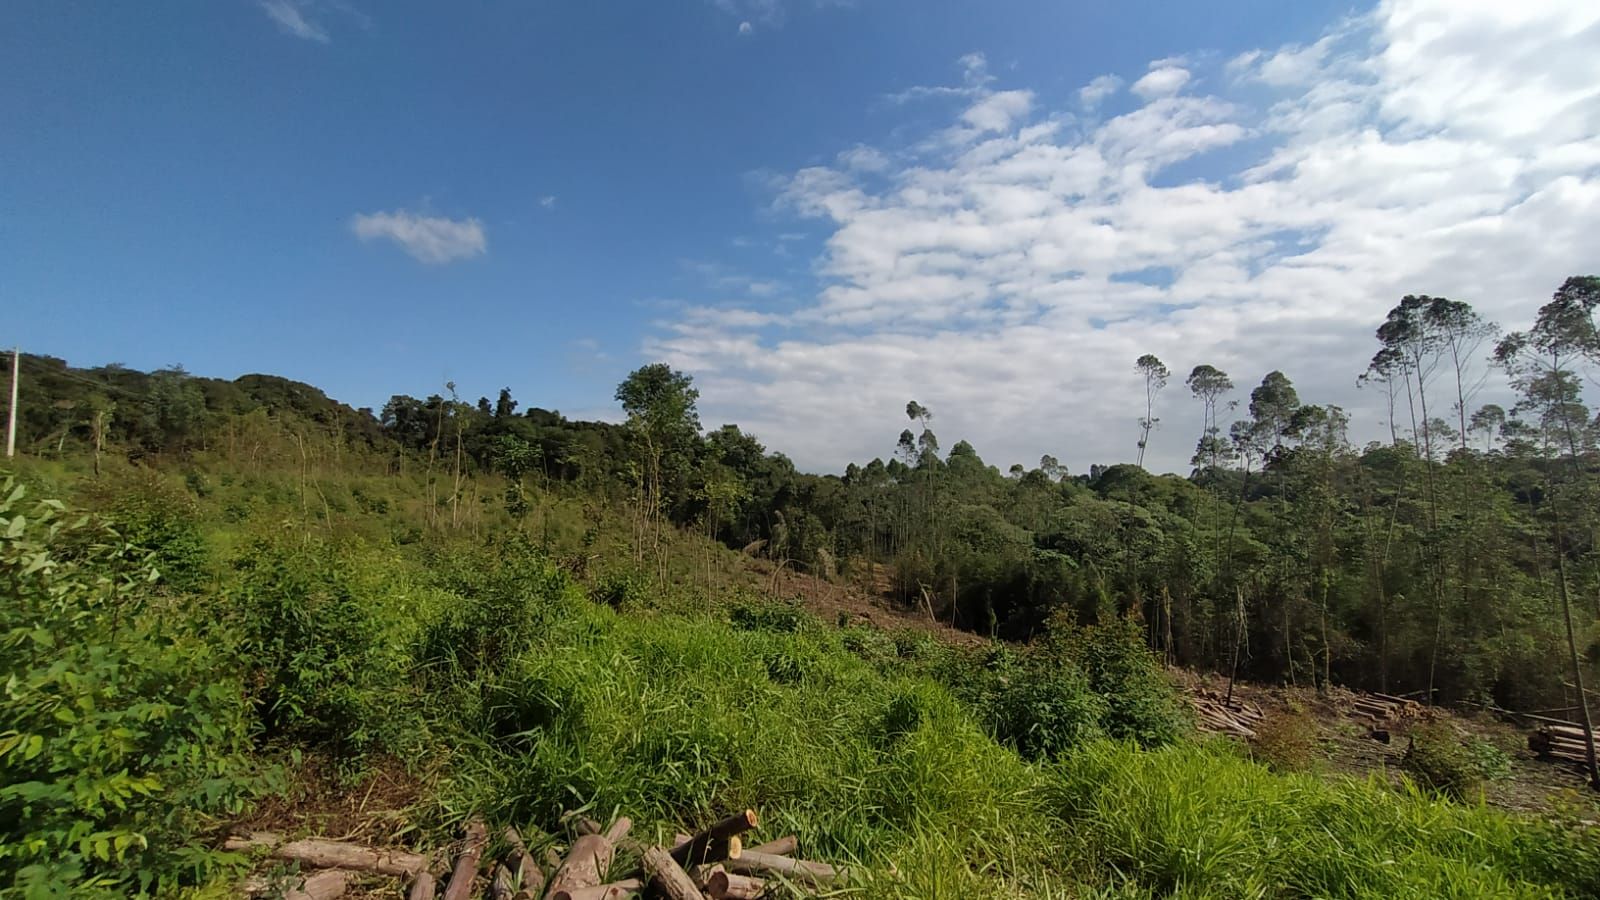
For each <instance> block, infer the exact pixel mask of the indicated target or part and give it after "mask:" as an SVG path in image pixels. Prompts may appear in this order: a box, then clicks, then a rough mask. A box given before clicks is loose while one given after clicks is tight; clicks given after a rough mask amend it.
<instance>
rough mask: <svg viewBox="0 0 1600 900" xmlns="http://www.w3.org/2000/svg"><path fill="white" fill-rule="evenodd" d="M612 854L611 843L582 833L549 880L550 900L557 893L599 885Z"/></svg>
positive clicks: (609, 865) (599, 837)
mask: <svg viewBox="0 0 1600 900" xmlns="http://www.w3.org/2000/svg"><path fill="white" fill-rule="evenodd" d="M613 852H614V849H613V848H612V846H611V842H610V841H608V840H606V839H605V838H604V837H603V836H601V835H598V834H585V835H583V836H581V837H579V838H578V839H577V840H575V841H573V842H572V848H571V849H570V850H568V851H567V858H566V859H565V860H563V861H562V863H561V867H560V868H558V869H556V872H555V874H554V875H552V876H551V877H550V896H551V898H552V900H553V898H555V897H556V896H557V892H558V891H573V890H576V889H578V888H586V887H594V886H596V885H598V884H600V883H601V881H602V880H603V879H604V878H605V875H606V870H607V869H609V868H611V856H612V854H613Z"/></svg>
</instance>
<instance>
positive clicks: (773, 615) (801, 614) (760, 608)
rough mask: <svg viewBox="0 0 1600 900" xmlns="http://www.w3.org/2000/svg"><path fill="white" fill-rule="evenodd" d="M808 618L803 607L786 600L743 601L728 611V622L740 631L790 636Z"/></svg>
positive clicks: (808, 615)
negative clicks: (767, 632)
mask: <svg viewBox="0 0 1600 900" xmlns="http://www.w3.org/2000/svg"><path fill="white" fill-rule="evenodd" d="M810 618H811V615H810V613H807V612H806V611H805V608H804V607H802V606H801V605H800V604H798V603H794V602H791V601H787V600H753V599H744V600H740V601H737V602H735V603H734V604H733V606H732V608H731V609H729V610H728V621H730V622H732V623H733V627H735V628H738V629H740V630H741V631H770V632H774V633H778V634H792V633H794V632H796V631H799V630H800V628H801V626H803V625H804V624H805V623H806V621H807V620H808V619H810Z"/></svg>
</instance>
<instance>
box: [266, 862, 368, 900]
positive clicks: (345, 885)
mask: <svg viewBox="0 0 1600 900" xmlns="http://www.w3.org/2000/svg"><path fill="white" fill-rule="evenodd" d="M349 887H350V873H349V872H346V871H345V870H343V869H323V870H321V871H319V872H313V873H312V874H310V875H307V876H306V877H304V878H300V877H299V876H294V877H293V879H292V882H291V883H289V884H285V883H284V882H282V881H275V880H273V879H270V878H264V877H255V878H250V879H248V880H246V881H245V883H244V885H243V888H244V892H245V893H246V894H247V895H249V896H251V897H282V898H283V900H333V898H335V897H342V896H344V892H345V891H346V890H348V889H349Z"/></svg>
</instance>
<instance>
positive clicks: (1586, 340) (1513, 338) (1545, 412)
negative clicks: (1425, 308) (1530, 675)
mask: <svg viewBox="0 0 1600 900" xmlns="http://www.w3.org/2000/svg"><path fill="white" fill-rule="evenodd" d="M1597 306H1600V277H1597V276H1593V275H1589V276H1575V277H1572V278H1568V279H1567V280H1566V281H1565V282H1564V283H1563V284H1562V285H1561V287H1560V288H1559V289H1558V290H1557V291H1556V292H1555V295H1554V296H1553V297H1552V298H1551V300H1550V302H1549V303H1546V304H1545V305H1544V306H1542V307H1540V308H1539V314H1538V317H1537V318H1536V319H1535V320H1534V324H1533V328H1531V329H1530V330H1528V331H1519V332H1514V333H1512V334H1509V335H1506V337H1505V338H1503V339H1502V340H1501V341H1500V342H1499V343H1498V344H1497V345H1496V346H1495V350H1494V358H1495V361H1496V362H1497V363H1498V364H1499V365H1500V366H1501V367H1502V368H1504V369H1505V371H1506V372H1507V374H1509V375H1510V376H1511V379H1512V384H1513V386H1515V387H1516V389H1517V392H1518V393H1519V394H1520V395H1521V399H1520V400H1519V401H1518V403H1517V407H1516V411H1517V412H1526V413H1532V414H1534V415H1535V416H1537V419H1536V421H1537V423H1538V428H1539V431H1540V433H1541V436H1542V438H1543V439H1542V440H1541V441H1540V446H1541V447H1543V448H1544V449H1545V452H1546V455H1547V456H1560V455H1562V451H1564V456H1565V459H1564V462H1565V465H1564V466H1562V467H1561V468H1563V469H1565V471H1566V474H1567V478H1566V479H1565V481H1566V483H1565V484H1563V483H1562V482H1561V481H1558V480H1557V479H1555V478H1554V477H1552V474H1551V473H1552V471H1553V469H1554V468H1555V467H1553V466H1547V467H1546V469H1545V471H1546V487H1547V491H1548V494H1549V503H1550V507H1551V511H1552V513H1553V516H1554V528H1553V531H1554V544H1555V554H1554V555H1555V565H1556V592H1557V595H1558V597H1559V598H1560V602H1561V615H1562V619H1563V623H1564V624H1565V626H1566V633H1567V655H1568V661H1569V663H1570V665H1571V669H1572V680H1573V684H1574V686H1575V688H1576V690H1577V696H1578V707H1579V710H1580V711H1581V713H1582V721H1583V734H1584V746H1585V753H1586V756H1587V760H1586V761H1587V765H1588V769H1589V780H1590V784H1591V785H1592V786H1593V787H1594V788H1595V789H1596V790H1600V766H1597V765H1596V760H1595V744H1594V723H1593V721H1592V720H1591V718H1590V716H1589V706H1588V702H1587V694H1586V693H1585V688H1584V683H1583V664H1582V658H1581V656H1580V654H1579V652H1578V638H1577V632H1576V629H1575V627H1574V624H1573V619H1572V597H1571V587H1570V583H1569V577H1568V572H1567V552H1568V551H1567V540H1566V520H1567V519H1568V518H1569V511H1568V509H1567V504H1568V502H1569V501H1568V498H1569V497H1570V496H1571V495H1572V494H1573V493H1574V492H1575V491H1576V489H1577V488H1578V482H1579V480H1580V479H1581V477H1582V474H1583V459H1582V457H1583V456H1584V455H1585V453H1586V452H1592V451H1593V441H1592V435H1590V436H1588V440H1585V435H1584V432H1585V431H1586V429H1587V426H1588V420H1589V413H1588V409H1587V408H1586V407H1585V406H1584V405H1583V400H1582V396H1583V381H1582V377H1583V376H1582V373H1581V367H1582V366H1583V365H1584V364H1585V363H1586V362H1590V363H1592V362H1596V361H1600V332H1597V330H1596V328H1595V323H1594V311H1595V308H1596V307H1597ZM1585 444H1587V445H1588V446H1585ZM1552 450H1554V452H1552ZM1578 512H1579V514H1580V515H1585V516H1586V515H1588V514H1590V511H1587V510H1581V509H1580V510H1579V511H1578Z"/></svg>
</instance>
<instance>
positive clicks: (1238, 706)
mask: <svg viewBox="0 0 1600 900" xmlns="http://www.w3.org/2000/svg"><path fill="white" fill-rule="evenodd" d="M1189 699H1190V701H1191V702H1192V703H1193V704H1194V713H1195V723H1196V724H1197V725H1198V726H1199V728H1200V730H1201V731H1206V732H1210V733H1212V734H1228V735H1233V736H1234V737H1242V738H1253V737H1255V736H1256V732H1255V726H1257V725H1259V724H1261V720H1262V719H1264V718H1266V715H1265V714H1264V713H1263V712H1262V711H1261V707H1259V706H1257V705H1256V704H1254V703H1250V702H1247V701H1244V700H1239V699H1237V698H1236V699H1233V700H1228V699H1227V698H1226V696H1225V695H1223V694H1220V693H1218V692H1216V691H1209V690H1202V691H1198V692H1196V693H1195V694H1194V695H1192V696H1191V697H1190V698H1189Z"/></svg>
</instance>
